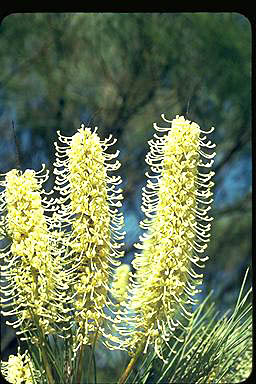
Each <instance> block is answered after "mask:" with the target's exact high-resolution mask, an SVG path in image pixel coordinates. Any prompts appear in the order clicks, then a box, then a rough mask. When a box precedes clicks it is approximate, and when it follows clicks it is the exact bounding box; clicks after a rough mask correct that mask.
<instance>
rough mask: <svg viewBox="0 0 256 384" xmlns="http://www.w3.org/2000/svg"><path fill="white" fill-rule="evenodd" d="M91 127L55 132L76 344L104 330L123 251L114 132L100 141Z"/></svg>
mask: <svg viewBox="0 0 256 384" xmlns="http://www.w3.org/2000/svg"><path fill="white" fill-rule="evenodd" d="M96 129H97V128H95V130H94V132H92V130H91V128H87V127H85V126H84V124H82V125H81V128H80V129H79V130H78V132H77V133H76V134H74V135H73V136H72V137H65V136H63V135H61V134H60V132H58V136H59V140H60V142H62V143H64V144H65V146H62V147H60V146H59V145H58V144H57V143H55V146H56V149H57V153H56V156H57V158H56V163H55V166H56V168H55V174H56V175H57V177H56V187H55V189H57V190H59V191H60V193H61V195H62V197H61V198H60V200H59V203H60V211H59V220H60V221H61V223H62V226H63V228H65V227H68V228H71V232H67V234H66V239H65V242H66V246H67V247H68V249H69V252H68V254H67V260H69V266H70V271H71V275H72V279H73V280H72V287H73V293H74V297H75V308H74V309H75V315H74V320H75V322H76V324H78V325H79V327H78V333H77V343H76V344H77V348H79V346H80V345H81V344H91V343H92V342H93V338H94V336H95V335H96V334H98V335H101V336H103V340H104V337H105V338H111V334H108V335H107V334H106V333H105V330H104V326H106V323H108V322H105V319H108V320H112V318H111V317H108V316H107V314H106V309H107V310H108V309H110V308H111V307H112V303H111V299H110V297H109V293H110V288H109V284H108V283H109V280H110V278H111V277H112V273H113V272H112V270H113V269H114V267H115V266H119V265H120V261H118V260H117V258H119V257H121V256H123V251H122V250H120V248H121V247H122V245H123V243H120V242H119V240H122V239H123V237H124V234H125V233H124V232H121V228H122V226H123V223H124V220H123V215H122V214H121V213H120V212H119V210H118V208H119V207H121V206H122V204H121V200H122V198H123V197H122V194H121V192H122V190H121V189H120V188H118V187H117V186H118V185H119V184H120V183H121V182H122V180H121V177H119V176H109V175H108V173H109V172H112V171H116V170H117V169H118V168H119V167H120V163H119V161H117V160H116V161H115V162H114V163H111V162H110V161H111V160H112V159H115V158H116V157H117V156H118V154H119V151H117V152H116V153H114V154H108V153H106V152H105V150H106V149H107V148H108V147H110V146H111V145H113V144H114V143H115V142H116V140H114V141H113V142H112V143H110V141H111V139H112V136H111V135H110V137H109V138H108V139H105V140H103V141H101V140H100V138H99V136H98V135H97V133H96Z"/></svg>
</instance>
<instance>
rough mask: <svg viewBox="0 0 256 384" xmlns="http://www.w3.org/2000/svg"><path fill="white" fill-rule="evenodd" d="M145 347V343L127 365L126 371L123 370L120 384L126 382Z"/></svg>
mask: <svg viewBox="0 0 256 384" xmlns="http://www.w3.org/2000/svg"><path fill="white" fill-rule="evenodd" d="M143 348H144V343H143V344H142V345H141V346H140V347H139V348H138V349H137V352H136V353H135V355H134V356H133V358H132V359H131V360H130V362H129V364H128V365H127V367H126V369H125V371H124V372H123V374H122V376H121V377H120V379H119V381H118V384H124V383H125V382H126V380H127V378H128V376H129V374H130V372H131V371H132V369H133V367H134V365H135V364H136V362H137V360H138V358H139V356H140V354H141V352H142V350H143Z"/></svg>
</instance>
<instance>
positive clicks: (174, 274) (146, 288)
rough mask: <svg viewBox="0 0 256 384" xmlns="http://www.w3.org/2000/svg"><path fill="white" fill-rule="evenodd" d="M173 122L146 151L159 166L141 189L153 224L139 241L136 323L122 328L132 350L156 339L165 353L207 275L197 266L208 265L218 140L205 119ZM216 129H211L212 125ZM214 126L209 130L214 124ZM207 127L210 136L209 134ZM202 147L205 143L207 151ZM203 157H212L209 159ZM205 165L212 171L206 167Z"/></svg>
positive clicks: (134, 292)
mask: <svg viewBox="0 0 256 384" xmlns="http://www.w3.org/2000/svg"><path fill="white" fill-rule="evenodd" d="M162 118H163V120H164V121H165V122H167V123H170V125H171V126H170V127H159V126H157V125H156V124H154V128H155V129H156V130H157V131H159V132H163V133H164V135H163V136H158V135H157V134H154V138H155V140H150V141H149V145H150V151H149V153H148V155H147V157H146V162H147V164H149V165H150V167H151V171H152V173H151V174H149V173H146V175H147V177H148V181H147V185H146V187H144V188H143V193H142V210H143V211H144V212H145V215H146V218H145V219H144V221H143V222H141V226H142V228H144V229H146V230H147V232H146V233H145V234H144V235H143V236H142V237H141V238H140V240H141V242H140V243H138V244H136V245H135V246H136V247H137V248H138V249H140V250H141V252H140V253H136V254H135V259H134V261H133V266H134V268H135V270H136V272H135V275H134V278H133V279H132V280H133V281H132V288H131V298H130V301H129V304H128V309H129V310H130V311H134V312H135V314H136V316H135V317H133V318H132V319H131V322H132V323H133V324H134V326H133V327H132V329H130V330H127V329H126V330H125V329H123V330H122V331H121V333H122V334H123V335H127V336H128V339H127V341H126V342H124V344H125V343H126V347H127V348H128V349H130V351H134V352H136V350H137V349H138V348H139V347H140V346H141V345H143V350H144V352H145V353H146V351H147V349H148V346H149V345H154V347H155V352H156V353H157V354H158V356H159V357H161V358H162V357H163V356H162V353H161V348H162V345H163V341H167V340H169V339H170V337H174V329H175V328H176V326H177V325H178V324H179V325H180V326H182V324H181V322H180V321H179V320H178V319H177V318H176V316H175V314H176V313H177V312H178V313H181V314H183V316H185V317H189V316H190V312H189V311H188V310H187V308H186V304H188V303H194V300H193V295H194V294H195V293H196V292H198V291H197V289H196V285H197V284H199V283H200V282H201V278H202V275H201V274H198V273H196V272H195V270H194V267H195V266H196V267H199V268H201V267H203V266H204V261H205V260H207V257H202V256H199V255H201V254H202V253H203V252H204V251H205V249H206V248H207V243H208V242H209V237H210V234H209V231H210V226H211V224H210V221H211V220H212V218H210V217H209V216H208V211H209V209H210V204H211V202H212V199H211V195H212V192H211V187H212V186H213V182H212V181H210V180H211V178H212V176H213V175H214V172H212V171H209V168H210V167H211V166H212V163H213V157H214V156H215V153H209V152H212V150H211V149H212V148H213V147H214V146H215V145H214V144H212V143H211V142H210V141H207V140H206V136H205V135H204V134H205V132H203V131H202V130H201V129H200V127H199V125H198V124H196V123H194V122H190V121H188V120H186V119H185V118H184V117H183V116H176V118H175V119H173V120H172V121H169V120H167V119H166V118H165V116H164V115H162ZM210 132H212V130H211V131H210ZM208 133H209V132H208ZM202 134H203V136H202ZM203 147H204V148H205V149H206V151H207V153H206V151H203ZM203 158H206V159H207V160H209V162H204V161H203ZM200 168H202V169H203V170H206V171H200V172H199V170H200Z"/></svg>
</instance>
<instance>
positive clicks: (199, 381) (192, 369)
mask: <svg viewBox="0 0 256 384" xmlns="http://www.w3.org/2000/svg"><path fill="white" fill-rule="evenodd" d="M247 274H248V270H247V273H246V276H245V278H244V281H243V284H242V286H241V289H240V293H239V296H238V298H237V302H236V306H235V309H234V310H233V311H228V312H227V313H225V314H224V315H220V313H219V312H218V310H217V308H216V305H215V303H214V302H213V301H212V297H211V296H212V293H210V294H209V295H208V296H207V297H206V299H205V300H204V301H203V302H202V303H201V304H200V305H198V307H197V308H196V310H195V311H194V313H193V316H192V317H191V319H190V321H189V323H188V324H187V328H186V329H183V330H182V331H180V333H179V337H182V338H183V339H184V342H182V343H181V342H178V341H177V342H175V343H173V341H171V342H170V344H169V350H168V349H167V348H166V350H165V352H166V356H168V357H167V358H168V363H167V364H163V363H162V362H161V361H160V360H159V359H158V358H157V356H156V355H155V354H154V353H153V352H151V354H148V355H147V356H146V357H145V359H144V360H143V361H142V363H141V365H140V367H139V369H138V371H137V375H134V376H133V378H132V379H131V381H130V383H141V384H146V383H147V384H148V383H152V382H154V383H155V384H157V383H159V384H160V383H161V384H163V383H169V384H172V383H196V384H208V383H237V382H240V381H241V380H245V379H246V378H248V376H249V375H250V373H251V369H252V306H251V292H252V290H251V289H249V290H248V291H247V292H244V285H245V282H246V278H247ZM173 350H175V351H176V352H175V353H174V352H173ZM150 378H151V380H152V381H150Z"/></svg>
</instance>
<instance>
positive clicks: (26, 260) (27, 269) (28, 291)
mask: <svg viewBox="0 0 256 384" xmlns="http://www.w3.org/2000/svg"><path fill="white" fill-rule="evenodd" d="M44 168H45V167H44V166H43V169H42V171H44ZM42 171H40V172H37V173H36V172H35V171H33V170H29V169H28V170H26V171H25V172H24V173H22V172H21V171H18V170H16V169H13V170H11V171H9V172H7V173H6V174H5V175H2V176H4V180H3V181H1V186H2V187H4V189H3V190H2V192H1V194H0V207H1V212H0V213H1V217H2V219H1V228H2V232H1V237H2V239H3V238H5V239H6V241H7V244H6V246H5V248H3V249H1V254H2V256H1V259H3V264H2V265H1V277H2V283H4V284H2V285H1V292H2V293H3V295H4V296H3V297H1V307H2V314H3V315H5V316H9V315H16V316H17V320H16V321H14V322H7V324H9V325H11V326H13V327H14V328H20V331H18V332H17V334H20V333H22V334H23V333H26V332H27V331H29V332H33V330H34V329H36V328H37V327H40V329H41V331H42V333H43V334H44V335H45V334H49V333H57V330H56V329H55V328H56V324H58V323H62V325H63V323H64V322H65V321H69V317H68V316H67V315H66V316H65V313H66V311H67V310H65V308H64V306H65V302H66V296H65V289H67V288H68V285H67V283H66V279H65V275H64V274H63V272H62V265H61V258H60V256H59V251H58V247H57V245H56V236H55V234H54V232H53V231H52V232H50V231H49V227H50V226H52V222H51V221H50V218H49V217H47V216H46V215H45V212H46V211H47V210H49V209H50V210H51V209H52V202H51V201H50V202H49V201H48V202H47V201H46V200H44V201H43V199H42V195H43V192H44V191H43V189H42V184H43V183H44V182H45V181H46V180H47V178H48V173H47V172H46V173H45V174H42ZM3 228H5V231H4V230H3ZM8 308H9V310H8ZM23 339H24V338H21V340H23Z"/></svg>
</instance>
